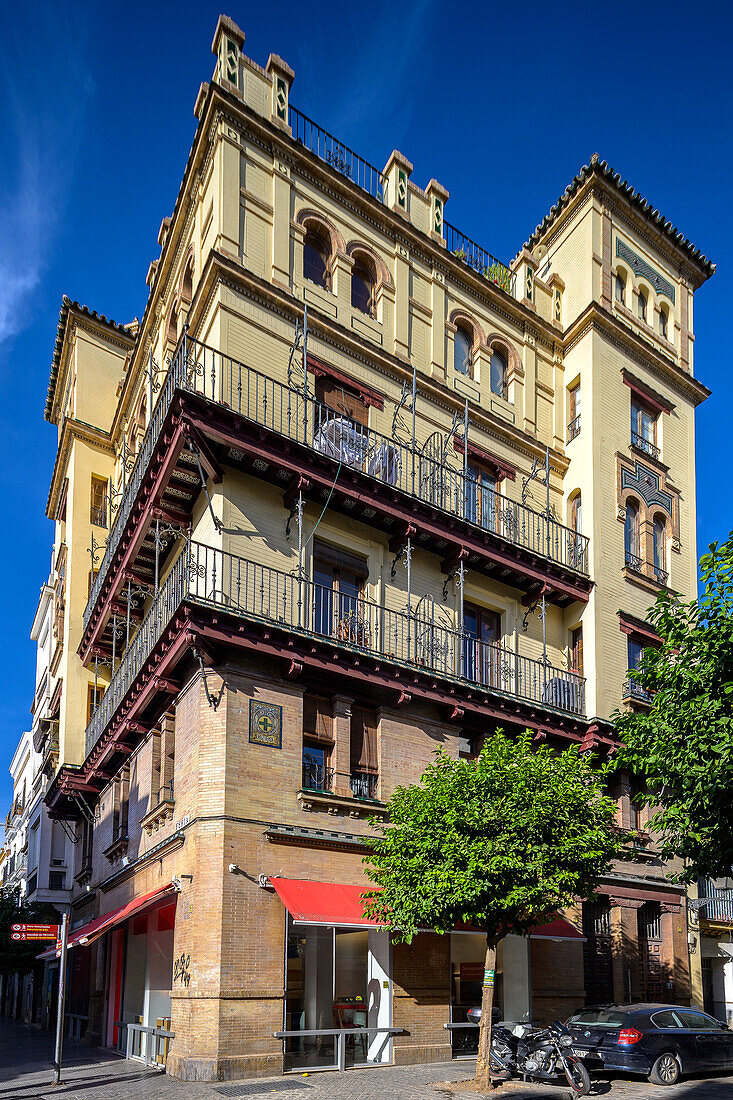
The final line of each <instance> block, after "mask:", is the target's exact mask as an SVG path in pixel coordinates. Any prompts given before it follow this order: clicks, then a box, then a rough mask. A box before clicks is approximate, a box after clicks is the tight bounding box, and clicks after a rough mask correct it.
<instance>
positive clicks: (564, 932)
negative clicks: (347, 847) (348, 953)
mask: <svg viewBox="0 0 733 1100" xmlns="http://www.w3.org/2000/svg"><path fill="white" fill-rule="evenodd" d="M270 882H271V883H272V885H273V887H274V889H275V892H276V894H277V896H278V897H279V898H280V901H281V902H282V903H283V905H284V906H285V908H286V909H287V911H288V912H289V913H290V916H291V917H292V918H293V920H294V921H295V922H296V924H327V925H338V926H340V927H342V928H344V927H349V926H351V927H360V926H362V925H367V926H370V927H372V928H375V927H378V926H379V922H378V921H375V920H368V919H367V918H366V917H365V916H364V903H363V901H362V897H361V895H362V894H363V893H364V891H365V890H368V889H369V887H368V886H346V885H344V884H343V883H340V882H313V881H311V880H309V879H298V878H271V879H270ZM465 930H466V931H472V932H478V931H480V929H478V928H469V927H468V926H466V927H465ZM530 935H531V938H532V939H541V940H574V941H576V942H580V943H582V942H584V940H585V937H584V936H583V934H582V933H581V932H579V931H578V930H577V928H574V927H573V925H572V924H570V922H569V921H566V920H563V919H562V918H561V917H556V918H555V920H553V921H550V922H549V924H541V925H537V926H536V927H535V928H533V929H532V932H531V933H530Z"/></svg>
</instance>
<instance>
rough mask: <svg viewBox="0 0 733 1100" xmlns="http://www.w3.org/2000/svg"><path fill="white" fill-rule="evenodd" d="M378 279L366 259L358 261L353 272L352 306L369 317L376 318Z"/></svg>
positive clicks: (359, 258) (361, 258) (360, 257)
mask: <svg viewBox="0 0 733 1100" xmlns="http://www.w3.org/2000/svg"><path fill="white" fill-rule="evenodd" d="M376 289H377V277H376V275H375V273H374V269H373V266H372V265H371V264H370V263H369V262H368V261H367V260H366V258H365V257H363V256H361V255H360V256H359V257H358V258H357V259H356V263H355V264H354V267H353V270H352V272H351V305H352V307H353V308H354V309H358V310H359V312H360V313H366V315H367V317H376V315H377V309H376Z"/></svg>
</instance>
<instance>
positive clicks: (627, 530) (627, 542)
mask: <svg viewBox="0 0 733 1100" xmlns="http://www.w3.org/2000/svg"><path fill="white" fill-rule="evenodd" d="M624 552H625V553H624V557H625V562H626V565H627V566H628V567H629V569H635V570H637V571H638V570H639V569H641V555H640V553H639V506H638V504H636V502H635V501H633V500H627V502H626V516H625V519H624Z"/></svg>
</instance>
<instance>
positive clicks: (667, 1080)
mask: <svg viewBox="0 0 733 1100" xmlns="http://www.w3.org/2000/svg"><path fill="white" fill-rule="evenodd" d="M679 1079H680V1064H679V1062H678V1061H677V1055H676V1054H672V1052H671V1051H669V1050H668V1051H666V1052H665V1053H664V1054H660V1055H659V1057H658V1058H657V1059H656V1061H655V1062H654V1065H653V1066H652V1069H651V1073H650V1074H649V1080H650V1081H651V1083H652V1084H653V1085H676V1084H677V1082H678V1081H679Z"/></svg>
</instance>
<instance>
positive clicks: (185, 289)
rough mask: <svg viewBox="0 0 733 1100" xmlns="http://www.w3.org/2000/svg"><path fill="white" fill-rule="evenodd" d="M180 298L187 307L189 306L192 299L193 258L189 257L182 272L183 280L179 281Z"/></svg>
mask: <svg viewBox="0 0 733 1100" xmlns="http://www.w3.org/2000/svg"><path fill="white" fill-rule="evenodd" d="M181 298H182V299H183V301H184V302H186V303H187V304H188V305H190V304H191V299H192V298H193V256H189V258H188V263H187V264H186V267H185V269H184V272H183V278H182V279H181Z"/></svg>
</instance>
